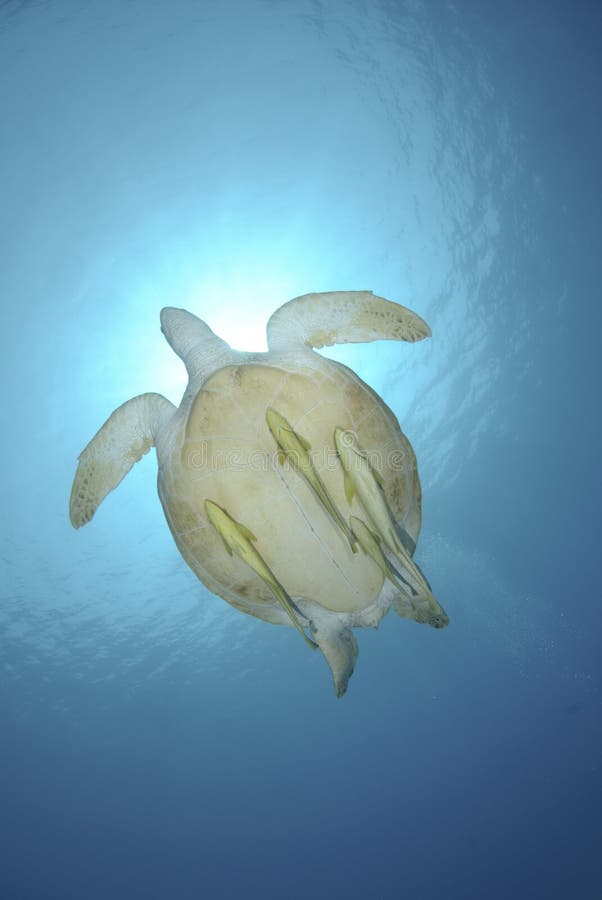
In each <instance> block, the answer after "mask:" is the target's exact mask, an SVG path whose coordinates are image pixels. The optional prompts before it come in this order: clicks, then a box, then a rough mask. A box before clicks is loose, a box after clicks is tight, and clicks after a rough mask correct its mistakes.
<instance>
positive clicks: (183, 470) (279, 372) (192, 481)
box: [159, 354, 421, 622]
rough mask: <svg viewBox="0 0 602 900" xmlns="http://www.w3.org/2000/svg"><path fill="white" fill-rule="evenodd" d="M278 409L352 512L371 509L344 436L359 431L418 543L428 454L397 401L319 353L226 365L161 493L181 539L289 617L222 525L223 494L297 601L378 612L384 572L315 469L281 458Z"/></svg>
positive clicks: (198, 561) (198, 405) (227, 590)
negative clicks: (357, 489)
mask: <svg viewBox="0 0 602 900" xmlns="http://www.w3.org/2000/svg"><path fill="white" fill-rule="evenodd" d="M268 407H272V408H274V409H275V410H277V411H278V412H279V413H280V414H281V415H282V416H284V418H286V419H287V420H288V421H289V422H290V424H291V425H292V426H293V428H294V430H295V431H296V432H297V434H298V435H300V436H301V437H302V438H303V439H305V440H306V441H308V442H309V444H310V446H311V450H310V454H311V458H312V462H313V463H314V465H315V467H316V469H317V470H318V472H319V474H320V477H321V478H322V480H323V482H324V484H325V486H326V488H327V490H328V492H329V494H330V496H331V497H332V499H333V500H334V502H335V504H336V506H337V507H338V509H339V510H340V512H341V513H342V515H343V517H344V519H345V520H348V518H349V516H350V515H351V514H355V515H358V516H363V515H365V513H364V512H363V510H362V508H361V506H360V505H358V501H357V498H354V499H353V501H352V505H351V506H350V505H349V503H348V502H347V499H346V497H345V492H344V485H343V470H342V468H341V465H340V462H339V460H338V458H337V455H336V451H335V446H334V440H333V433H334V429H335V427H336V426H339V427H342V428H345V429H350V430H352V431H354V432H355V433H356V434H357V437H358V441H359V443H360V444H361V446H362V447H363V448H364V449H365V450H366V451H367V453H368V454H369V456H370V460H371V462H372V464H373V466H374V468H375V469H377V470H378V471H379V472H380V474H381V476H382V479H383V487H384V491H385V495H386V498H387V500H388V502H389V505H390V508H391V510H392V512H393V515H394V517H395V519H396V521H397V522H398V523H399V524H401V525H403V527H404V529H405V530H406V531H407V532H408V534H409V535H410V536H411V537H412V539H413V540H414V541H416V540H417V538H418V533H419V531H420V500H421V494H420V482H419V479H418V473H417V469H416V458H415V455H414V452H413V450H412V448H411V446H410V443H409V441H408V440H407V438H406V437H405V436H404V435H403V434H402V432H401V430H400V428H399V424H398V422H397V419H396V418H395V416H394V415H393V413H392V412H391V410H390V409H389V408H388V407H387V406H386V404H385V403H384V402H383V401H382V400H381V399H380V398H379V397H378V396H377V395H376V394H375V393H374V392H373V391H372V390H371V389H370V388H369V387H368V386H367V385H366V384H364V382H362V381H361V379H359V378H358V377H357V376H356V375H355V373H353V372H352V371H351V370H350V369H347V368H345V367H344V366H342V365H339V364H337V363H334V362H332V361H330V360H326V359H323V358H322V357H318V356H317V355H315V354H311V359H310V360H309V361H307V362H304V361H302V360H299V359H297V360H287V359H286V358H281V359H278V358H277V359H274V361H272V358H271V357H270V356H266V357H265V358H264V359H262V360H259V361H250V362H244V363H241V364H240V365H238V364H237V365H229V366H225V367H223V368H220V369H218V370H217V371H215V372H214V373H213V374H212V375H210V377H209V378H208V379H207V380H206V381H205V383H204V384H203V386H202V388H201V389H200V390H199V391H198V393H197V395H196V397H195V398H194V400H193V402H192V405H191V407H190V411H189V413H188V417H187V420H186V421H185V424H183V426H182V428H181V430H180V433H179V434H177V435H176V439H175V440H174V442H173V445H172V449H171V452H170V455H169V456H168V457H167V458H166V459H164V460H163V462H162V465H161V467H160V472H159V493H160V496H161V500H162V503H163V506H164V509H165V513H166V516H167V520H168V522H169V525H170V528H171V530H172V533H173V536H174V538H175V540H176V543H177V545H178V547H179V549H180V552H181V553H182V555H183V557H184V558H185V560H186V561H187V563H188V564H189V565H190V566H191V568H192V569H193V571H194V572H195V574H196V575H197V576H198V577H199V578H200V580H201V581H202V582H203V583H204V584H205V585H206V586H207V587H208V588H209V590H211V591H212V592H214V593H216V594H219V595H220V596H221V597H223V598H224V599H225V600H227V601H228V602H230V603H232V604H233V605H234V606H236V607H237V608H238V609H241V610H243V611H245V612H248V613H251V614H253V615H256V616H258V617H259V618H262V619H266V620H268V621H275V622H280V621H284V619H283V617H282V610H281V608H280V605H279V604H278V602H277V601H276V599H275V597H274V595H273V594H272V593H271V591H270V590H269V588H268V587H267V586H266V585H265V584H264V582H263V581H262V580H261V579H260V578H259V577H258V575H257V574H256V573H255V572H254V571H252V570H251V569H250V568H249V567H248V566H246V565H245V563H244V562H242V560H241V559H240V558H239V557H237V556H236V555H233V556H231V555H229V554H228V552H227V551H226V548H225V546H224V543H223V542H222V540H221V538H220V536H219V535H218V534H217V532H216V531H215V529H214V528H213V527H212V526H211V525H210V523H209V522H208V520H207V517H206V515H205V511H204V501H205V500H206V499H209V500H212V501H213V502H215V503H217V504H218V505H219V506H221V507H222V508H224V509H225V510H226V511H227V512H228V514H229V515H230V516H231V517H232V518H234V519H235V520H236V521H238V522H240V523H242V524H243V525H245V526H246V527H247V528H248V529H250V531H251V532H253V534H254V535H255V536H256V538H257V541H256V543H255V547H256V549H257V550H258V552H259V553H260V554H261V556H262V557H263V558H264V560H265V561H266V563H267V564H268V566H269V567H270V568H271V569H272V571H273V572H274V574H275V576H276V578H277V579H278V581H279V582H280V583H281V584H282V585H283V587H284V588H285V590H286V591H287V592H288V594H289V595H290V596H291V597H292V598H293V600H294V599H303V598H304V599H309V600H313V601H314V602H316V603H318V604H319V605H320V606H321V607H323V608H324V609H325V610H331V611H334V612H356V611H361V610H365V609H367V608H368V607H369V606H371V605H372V604H373V603H374V601H375V600H376V598H377V597H378V595H379V592H380V590H381V587H382V584H383V576H382V573H381V572H380V570H379V569H378V567H377V566H376V565H375V564H374V562H373V561H372V560H371V559H370V558H369V557H368V556H366V555H365V554H364V553H363V552H362V551H361V550H359V549H358V552H356V553H353V552H352V550H351V547H350V545H349V543H348V541H347V540H346V538H345V536H344V535H343V533H342V531H341V530H340V529H339V528H338V527H337V526H336V524H335V523H334V522H333V520H332V518H331V517H330V516H329V515H328V513H327V511H326V510H325V509H324V507H323V506H322V504H321V503H320V501H319V500H318V498H317V497H316V495H315V494H314V492H313V491H312V490H311V488H310V487H309V485H308V484H307V483H306V481H305V480H304V479H303V477H302V476H301V475H300V474H299V473H298V472H297V471H295V469H294V468H292V467H291V466H290V464H289V463H287V462H285V463H284V464H281V463H280V462H279V461H278V455H277V446H276V443H275V440H274V438H273V436H272V434H271V432H270V431H269V429H268V427H267V424H266V410H267V408H268Z"/></svg>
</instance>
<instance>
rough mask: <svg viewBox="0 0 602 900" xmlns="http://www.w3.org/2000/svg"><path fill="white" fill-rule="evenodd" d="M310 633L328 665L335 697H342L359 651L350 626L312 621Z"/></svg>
mask: <svg viewBox="0 0 602 900" xmlns="http://www.w3.org/2000/svg"><path fill="white" fill-rule="evenodd" d="M311 634H312V637H313V639H314V640H315V641H316V643H317V645H318V647H319V648H320V650H321V651H322V653H323V654H324V656H325V658H326V662H327V663H328V665H329V666H330V670H331V672H332V680H333V681H334V690H335V693H336V695H337V697H342V696H343V694H344V693H345V691H346V690H347V684H348V683H349V679H350V678H351V676H352V675H353V669H354V666H355V661H356V659H357V655H358V653H359V649H358V646H357V641H356V639H355V637H354V635H353V632H352V630H351V628H349V627H348V626H342V625H341V624H340V623H339V622H333V623H328V622H326V623H325V622H319V623H315V622H313V621H312V623H311Z"/></svg>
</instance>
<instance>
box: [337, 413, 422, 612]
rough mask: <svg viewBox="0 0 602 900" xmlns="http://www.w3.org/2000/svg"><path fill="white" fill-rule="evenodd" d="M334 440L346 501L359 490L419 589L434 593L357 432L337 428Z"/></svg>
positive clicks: (380, 532)
mask: <svg viewBox="0 0 602 900" xmlns="http://www.w3.org/2000/svg"><path fill="white" fill-rule="evenodd" d="M334 443H335V446H336V448H337V453H338V455H339V459H340V461H341V465H342V467H343V476H344V479H345V496H346V497H347V502H348V503H349V504H351V501H352V500H353V495H354V494H357V496H358V498H359V500H360V502H361V504H362V506H363V507H364V509H365V510H366V513H367V514H368V517H369V519H370V521H371V522H372V524H373V525H374V527H375V529H376V531H377V532H378V534H379V535H380V536H381V538H382V539H383V541H384V543H385V544H386V546H387V547H388V548H389V550H391V552H392V553H394V554H395V556H396V557H397V559H398V560H399V561H400V563H401V564H402V565H403V567H404V568H405V569H406V570H407V571H408V572H409V573H410V575H411V576H412V578H413V579H414V580H415V582H416V584H417V585H418V590H417V591H416V593H421V592H424V593H425V594H428V595H429V596H431V597H432V594H431V592H430V590H429V587H428V584H427V583H426V579H425V578H424V575H423V574H422V572H421V571H420V570H419V569H418V567H417V566H416V564H415V563H414V561H413V560H412V557H411V556H410V555H409V553H408V551H407V550H406V548H405V547H404V546H403V544H402V542H401V540H400V539H399V536H398V534H397V529H396V525H395V521H394V519H393V516H392V515H391V511H390V509H389V506H388V504H387V501H386V499H385V495H384V493H383V490H382V479H381V477H380V474H379V473H378V472H377V471H376V470H375V469H373V468H372V466H371V465H370V461H369V459H368V457H367V456H366V454H365V452H364V451H363V450H362V448H361V447H360V445H359V444H358V442H357V438H356V436H355V434H354V433H353V432H352V431H346V430H345V429H344V428H335V430H334ZM433 600H434V602H435V603H436V602H437V601H436V600H435V598H434V597H433Z"/></svg>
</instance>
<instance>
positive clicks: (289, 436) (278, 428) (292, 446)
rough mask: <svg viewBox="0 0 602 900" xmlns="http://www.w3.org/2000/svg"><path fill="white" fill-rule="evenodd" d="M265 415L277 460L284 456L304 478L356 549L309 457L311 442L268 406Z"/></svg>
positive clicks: (352, 537)
mask: <svg viewBox="0 0 602 900" xmlns="http://www.w3.org/2000/svg"><path fill="white" fill-rule="evenodd" d="M265 419H266V422H267V423H268V428H269V429H270V431H271V432H272V435H273V437H274V440H275V441H276V444H277V445H278V462H279V463H280V464H281V465H282V463H284V461H285V460H288V461H289V462H290V463H291V465H292V466H293V468H294V469H295V470H296V471H297V472H298V473H299V475H301V476H302V477H303V478H304V479H305V481H306V482H307V483H308V485H309V486H310V487H311V489H312V490H313V492H314V494H315V495H316V497H317V498H318V500H319V501H320V503H321V504H322V506H323V507H324V509H325V510H326V512H327V513H328V515H329V516H330V517H331V519H332V520H333V521H334V522H335V524H336V525H338V527H339V528H340V529H341V531H342V532H343V534H344V535H345V537H346V538H347V540H348V541H349V543H350V545H351V549H352V550H353V552H354V553H356V552H357V548H356V546H355V545H356V543H357V542H356V540H355V537H354V536H353V533H352V532H351V529H350V528H349V526H348V525H347V522H346V521H345V519H344V518H343V516H342V515H341V513H340V512H339V511H338V509H337V508H336V506H335V504H334V502H333V501H332V500H331V498H330V495H329V493H328V491H327V490H326V487H325V485H324V482H323V481H322V479H321V478H320V476H319V475H318V472H317V471H316V469H315V467H314V464H313V463H312V461H311V457H310V455H309V452H308V451H309V450H311V446H310V444H309V443H308V442H307V441H306V440H305V438H303V437H302V436H301V435H300V434H297V432H296V431H295V430H294V428H293V426H292V425H291V424H290V422H287V420H286V419H285V418H284V416H281V415H280V413H279V412H276V410H275V409H272V408H271V407H268V409H267V411H266V414H265Z"/></svg>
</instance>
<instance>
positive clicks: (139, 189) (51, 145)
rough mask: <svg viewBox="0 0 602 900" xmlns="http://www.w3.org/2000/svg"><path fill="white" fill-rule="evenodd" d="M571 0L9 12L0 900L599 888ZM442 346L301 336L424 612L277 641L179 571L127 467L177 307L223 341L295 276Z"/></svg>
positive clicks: (595, 158)
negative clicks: (439, 619)
mask: <svg viewBox="0 0 602 900" xmlns="http://www.w3.org/2000/svg"><path fill="white" fill-rule="evenodd" d="M601 35H602V11H601V8H600V6H599V5H598V4H596V3H593V2H586V0H581V2H576V3H570V2H568V0H565V2H560V0H550V2H546V3H545V4H544V3H531V4H527V3H519V2H516V0H509V2H506V3H503V4H500V3H495V2H492V0H483V2H466V0H458V2H455V3H451V2H450V3H447V2H444V0H441V2H419V0H398V2H393V0H390V2H386V0H374V2H360V0H332V2H329V0H290V2H289V0H270V2H268V0H245V2H243V0H238V2H233V0H222V2H217V0H206V2H193V0H174V2H172V3H163V2H160V0H146V2H141V0H130V2H123V0H106V2H103V3H102V4H96V3H92V2H85V0H54V2H53V0H37V2H26V0H20V2H18V0H4V2H2V3H0V111H1V127H0V163H1V173H2V177H1V194H2V199H1V201H0V258H1V274H0V284H1V304H2V325H3V329H2V333H3V352H2V355H1V360H0V365H1V366H2V382H3V384H4V400H3V403H2V405H1V407H0V415H1V416H2V427H1V433H2V441H1V446H0V454H1V458H2V472H3V489H2V504H1V511H0V514H1V516H2V527H1V533H2V582H1V587H0V590H1V603H0V641H1V645H0V652H1V656H0V671H1V694H0V697H1V700H0V703H1V707H0V714H1V718H0V721H1V723H2V724H1V737H0V798H1V801H2V803H1V809H2V815H1V818H0V847H1V854H2V857H1V861H0V897H2V898H6V900H33V898H35V900H37V898H45V900H46V898H61V900H67V898H91V900H96V898H109V897H111V898H136V897H141V898H142V897H144V898H146V900H154V898H181V900H188V898H211V900H213V898H215V900H220V898H239V897H244V898H249V897H251V898H254V897H261V898H276V897H278V898H280V897H286V898H290V900H295V898H306V897H307V896H309V895H311V896H313V897H316V898H322V897H328V898H339V897H341V898H343V897H344V898H349V900H351V898H354V900H355V898H378V900H388V898H397V897H414V898H418V900H430V898H441V897H445V898H447V900H473V898H474V900H477V898H485V897H486V898H488V900H498V898H500V900H501V898H504V900H507V898H509V897H512V898H515V900H523V898H524V900H527V898H528V900H537V898H546V900H555V898H574V900H597V898H599V897H601V896H602V861H601V856H600V850H599V846H600V838H601V836H602V816H601V813H600V804H601V799H602V798H601V785H602V773H601V771H600V749H601V737H602V719H601V714H602V705H601V703H602V696H601V693H600V678H601V663H600V636H601V631H600V626H601V615H600V588H599V573H598V564H599V560H600V549H599V541H600V534H601V522H600V500H601V496H600V494H601V491H600V475H599V465H600V459H601V458H602V447H601V439H600V412H599V410H600V399H599V393H600V385H601V364H600V358H601V354H600V347H599V344H600V334H601V325H602V322H601V318H602V316H601V311H600V310H601V297H600V276H599V265H600V258H601V251H602V247H601V241H600V235H601V224H602V223H601V218H602V217H601V212H600V194H601V190H600V176H599V160H600V150H599V148H600V137H601V127H600V122H601V112H602V110H601V103H600V84H601V76H602V65H601V63H600V59H601V58H602V56H601V53H602V46H601V45H602V39H601ZM351 289H371V290H374V291H375V292H376V293H378V294H381V295H383V296H385V297H390V298H391V299H394V300H398V301H399V302H401V303H403V304H405V305H407V306H410V307H411V308H413V309H415V310H416V311H417V312H418V313H419V314H420V315H422V316H423V317H424V318H425V319H426V320H427V321H428V322H429V324H430V325H431V328H432V331H433V337H432V339H431V340H429V341H425V342H423V343H421V344H416V345H400V344H397V343H392V342H391V343H388V342H387V343H386V342H379V343H376V344H366V345H353V346H346V347H334V348H329V349H328V351H324V352H325V353H326V355H329V356H331V357H332V358H335V359H338V360H341V361H344V362H345V363H346V364H347V365H350V366H352V367H353V368H354V369H355V370H356V371H357V372H358V374H359V375H360V376H361V377H362V378H363V379H364V380H365V381H367V382H368V383H369V384H370V385H371V386H372V387H373V388H374V389H375V390H377V391H378V392H379V393H380V394H381V395H382V396H383V398H384V399H385V400H386V402H387V403H388V404H389V405H390V406H391V408H392V409H393V410H394V412H395V413H396V414H397V416H398V417H399V419H400V422H401V425H402V428H403V430H404V432H405V433H406V434H407V435H408V437H409V438H410V440H411V441H412V444H413V446H414V448H415V450H416V453H417V456H418V462H419V469H420V474H421V479H422V485H423V494H424V499H423V530H422V535H421V537H420V540H419V543H418V548H417V552H416V559H417V560H418V562H419V563H420V565H421V566H422V568H423V569H424V571H425V572H426V574H427V576H428V578H429V580H430V582H431V584H432V585H433V589H434V591H435V593H436V595H437V597H438V598H439V599H440V600H441V602H442V604H443V605H444V607H445V608H446V610H447V611H448V613H449V615H450V619H451V623H450V625H449V627H448V628H447V629H444V630H442V631H440V632H438V631H435V630H432V629H425V628H423V627H419V626H417V625H415V624H413V623H411V622H408V621H405V620H402V619H399V618H397V617H396V616H395V615H394V614H393V613H390V614H389V615H388V616H387V617H386V618H385V619H384V620H383V622H382V624H381V625H380V627H379V629H378V631H373V630H370V629H363V630H361V631H358V632H356V635H357V638H358V641H359V645H360V655H359V659H358V662H357V665H356V670H355V674H354V675H353V677H352V679H351V682H350V686H349V690H348V693H347V694H346V696H345V697H343V698H342V699H340V700H337V699H336V698H335V696H334V692H333V689H332V683H331V677H330V672H329V670H328V667H327V665H326V663H325V661H324V659H323V658H322V657H321V655H320V654H319V653H316V654H311V653H309V652H308V651H307V648H306V647H305V646H304V645H303V643H302V641H300V640H299V636H298V634H296V632H295V631H294V630H293V629H287V628H277V627H275V626H271V625H268V624H266V623H263V622H260V621H259V620H256V619H254V618H251V617H248V616H244V615H242V614H240V613H239V612H237V611H236V610H234V609H233V608H231V607H230V606H228V605H227V604H226V603H224V602H223V601H221V600H220V599H219V598H215V597H213V596H211V595H210V594H209V593H208V592H207V591H206V589H205V588H204V587H203V586H202V585H201V584H200V583H199V582H198V581H197V580H196V579H195V578H194V576H193V575H192V573H191V572H190V571H189V570H188V568H187V567H186V565H185V564H184V562H183V560H182V558H181V557H180V555H179V553H178V551H177V549H176V547H175V545H174V544H173V541H172V539H171V536H170V534H169V531H168V528H167V525H166V523H165V520H164V518H163V513H162V511H161V508H160V503H159V500H158V498H157V495H156V489H155V480H156V462H155V459H154V453H150V454H149V455H148V456H146V457H145V458H144V459H143V460H142V461H141V462H140V463H139V464H138V465H137V466H136V467H135V468H134V469H133V470H132V472H131V473H130V474H129V475H128V477H127V478H126V479H125V480H124V482H123V483H122V484H121V485H120V487H119V488H118V490H117V491H115V492H114V493H113V494H111V495H110V496H109V497H108V498H107V500H106V501H105V502H104V504H103V505H102V507H101V509H100V510H99V512H98V513H97V515H96V517H95V519H94V521H93V522H92V523H91V524H89V525H88V526H86V528H84V529H83V530H80V531H78V532H76V531H74V530H73V529H72V528H71V525H70V523H69V519H68V512H67V505H68V498H69V491H70V488H71V481H72V478H73V475H74V472H75V466H76V458H77V455H78V453H79V452H80V451H81V449H82V448H83V446H84V445H85V444H86V443H87V441H88V440H89V438H90V437H91V436H92V435H93V434H94V432H95V431H96V429H97V428H98V427H99V426H100V425H101V423H102V422H103V421H104V419H105V418H106V417H107V415H108V414H109V413H110V412H111V411H112V410H113V409H114V408H115V407H116V406H118V405H119V404H120V403H122V402H123V401H124V400H127V399H128V398H129V397H132V396H134V395H135V394H138V393H142V392H144V391H149V390H154V391H160V392H162V393H164V394H165V395H166V396H167V397H169V399H171V400H172V401H174V402H176V403H177V402H178V401H179V398H180V396H181V394H182V391H183V389H184V386H185V378H184V374H185V373H184V368H183V366H182V364H181V362H180V361H179V360H178V359H177V357H176V356H175V355H174V354H173V352H172V351H171V350H170V348H169V347H168V345H167V344H166V342H165V341H164V339H163V337H162V335H161V333H160V330H159V310H160V308H161V307H162V306H165V305H175V306H183V307H186V308H188V309H190V310H191V311H193V312H195V313H196V314H197V315H199V316H201V317H202V318H203V319H205V320H206V321H207V322H208V323H209V324H210V325H211V326H212V327H213V328H214V330H215V331H217V332H218V333H219V334H220V335H221V336H222V337H224V338H226V339H227V340H229V341H230V342H231V343H232V344H233V346H236V347H238V348H242V349H262V347H263V346H264V344H263V342H264V326H265V322H266V321H267V318H268V317H269V315H270V313H271V312H272V311H273V310H274V309H276V308H277V307H278V306H279V305H280V304H281V303H282V302H284V301H285V300H287V299H289V298H291V297H294V296H296V295H299V294H302V293H305V292H308V291H322V290H351Z"/></svg>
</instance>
